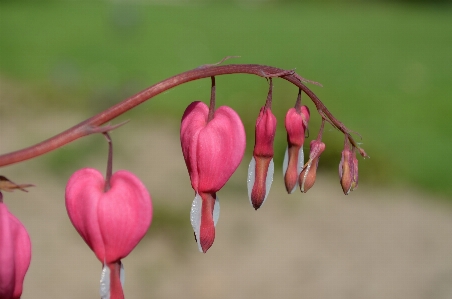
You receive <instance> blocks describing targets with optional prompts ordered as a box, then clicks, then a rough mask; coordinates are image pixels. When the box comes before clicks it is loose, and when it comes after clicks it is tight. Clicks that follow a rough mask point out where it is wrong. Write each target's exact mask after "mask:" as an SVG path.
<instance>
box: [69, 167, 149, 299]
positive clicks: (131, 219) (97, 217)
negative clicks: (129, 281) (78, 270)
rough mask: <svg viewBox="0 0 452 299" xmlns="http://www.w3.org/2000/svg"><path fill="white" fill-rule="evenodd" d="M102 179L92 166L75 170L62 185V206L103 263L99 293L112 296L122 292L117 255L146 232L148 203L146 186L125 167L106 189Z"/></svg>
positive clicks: (103, 296)
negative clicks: (63, 194)
mask: <svg viewBox="0 0 452 299" xmlns="http://www.w3.org/2000/svg"><path fill="white" fill-rule="evenodd" d="M105 183H106V181H105V179H104V177H103V175H102V174H101V173H100V172H99V171H97V170H96V169H93V168H83V169H80V170H78V171H76V172H75V173H74V174H73V175H72V176H71V178H70V179H69V181H68V183H67V186H66V209H67V212H68V215H69V218H70V220H71V222H72V224H73V225H74V227H75V229H76V230H77V232H78V233H79V234H80V236H81V237H82V238H83V240H84V241H85V242H86V244H87V245H88V246H89V247H90V248H91V250H92V251H93V252H94V253H95V255H96V257H97V258H98V260H99V261H100V262H101V263H102V264H103V265H104V268H103V272H102V280H101V297H102V298H111V299H116V298H123V296H124V295H123V291H122V284H121V275H123V273H122V272H123V271H121V269H122V263H121V259H123V258H125V257H126V256H127V255H128V254H129V253H130V252H131V251H132V250H133V249H134V248H135V246H136V245H137V244H138V243H139V242H140V240H141V239H142V238H143V237H144V235H145V234H146V231H147V230H148V228H149V226H150V224H151V220H152V203H151V197H150V195H149V193H148V191H147V190H146V187H145V186H144V185H143V183H142V182H141V181H140V180H139V179H138V178H137V177H136V176H135V175H134V174H133V173H131V172H129V171H126V170H120V171H117V172H116V173H114V174H113V175H112V176H111V179H110V189H109V190H108V191H105V190H104V187H105ZM110 296H111V297H110Z"/></svg>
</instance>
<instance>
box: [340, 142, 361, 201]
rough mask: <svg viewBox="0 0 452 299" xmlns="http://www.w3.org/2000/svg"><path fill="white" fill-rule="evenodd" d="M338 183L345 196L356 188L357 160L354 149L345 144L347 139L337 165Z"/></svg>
mask: <svg viewBox="0 0 452 299" xmlns="http://www.w3.org/2000/svg"><path fill="white" fill-rule="evenodd" d="M339 181H340V183H341V187H342V190H343V191H344V194H345V195H348V194H349V193H350V191H353V190H354V189H356V188H358V159H357V158H356V151H355V148H354V147H353V146H351V145H350V144H349V143H348V142H347V139H346V140H345V145H344V150H343V151H342V157H341V162H340V163H339Z"/></svg>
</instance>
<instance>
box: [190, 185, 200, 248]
mask: <svg viewBox="0 0 452 299" xmlns="http://www.w3.org/2000/svg"><path fill="white" fill-rule="evenodd" d="M201 209H202V199H201V196H199V194H198V193H196V196H195V199H194V200H193V203H192V204H191V210H190V222H191V226H192V227H193V231H194V232H195V236H196V243H198V249H199V251H200V252H202V248H201V243H200V240H199V232H200V230H201Z"/></svg>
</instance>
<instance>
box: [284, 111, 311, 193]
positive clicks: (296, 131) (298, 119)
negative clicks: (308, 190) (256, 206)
mask: <svg viewBox="0 0 452 299" xmlns="http://www.w3.org/2000/svg"><path fill="white" fill-rule="evenodd" d="M308 121H309V108H308V107H307V106H301V108H300V109H299V111H298V110H297V109H296V108H290V109H289V111H288V112H287V114H286V119H285V126H286V131H287V144H288V145H287V148H286V153H285V155H284V162H283V174H284V183H285V185H286V190H287V192H288V193H292V192H293V191H294V190H295V189H296V187H297V185H298V176H299V175H300V172H301V170H302V169H303V165H304V153H303V143H304V139H305V132H306V129H307V127H308Z"/></svg>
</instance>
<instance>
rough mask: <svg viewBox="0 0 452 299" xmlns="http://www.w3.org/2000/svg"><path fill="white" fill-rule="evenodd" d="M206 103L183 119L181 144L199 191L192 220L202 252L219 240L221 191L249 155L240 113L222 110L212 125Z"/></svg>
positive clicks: (193, 105)
mask: <svg viewBox="0 0 452 299" xmlns="http://www.w3.org/2000/svg"><path fill="white" fill-rule="evenodd" d="M208 117H209V108H208V107H207V105H206V104H204V103H203V102H199V101H197V102H193V103H191V104H190V105H189V106H188V107H187V109H186V110H185V112H184V115H183V116H182V123H181V130H180V140H181V147H182V153H183V155H184V159H185V164H186V165H187V169H188V173H189V175H190V181H191V186H192V188H193V189H194V190H195V194H196V195H195V199H194V200H193V204H192V208H191V213H190V220H191V224H192V226H193V230H194V231H195V237H196V240H197V242H198V247H199V249H200V251H202V252H206V251H207V250H208V249H209V248H210V246H212V243H213V241H214V239H215V225H216V221H217V220H218V215H219V201H218V197H217V196H216V192H217V191H219V190H220V189H221V188H222V187H223V186H224V184H226V182H227V181H228V180H229V178H230V177H231V175H232V174H233V173H234V171H235V170H236V169H237V167H238V166H239V164H240V161H241V160H242V158H243V154H244V152H245V144H246V140H245V129H244V128H243V124H242V121H241V120H240V117H239V116H238V115H237V113H236V112H235V111H234V110H232V109H231V108H229V107H226V106H222V107H220V108H218V109H217V110H216V111H215V113H214V114H213V118H212V119H211V120H210V121H209V120H208Z"/></svg>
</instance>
